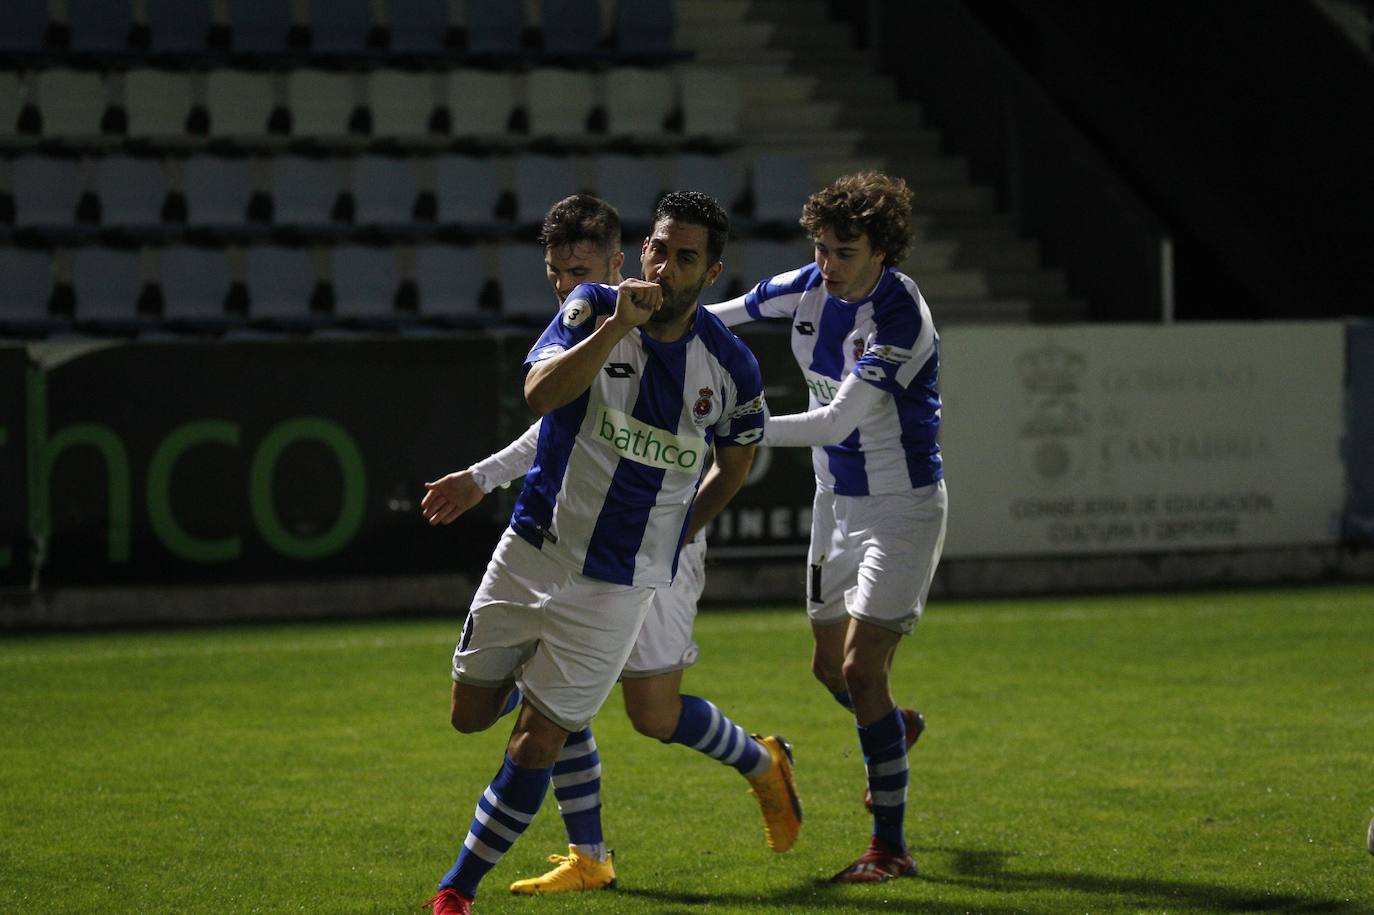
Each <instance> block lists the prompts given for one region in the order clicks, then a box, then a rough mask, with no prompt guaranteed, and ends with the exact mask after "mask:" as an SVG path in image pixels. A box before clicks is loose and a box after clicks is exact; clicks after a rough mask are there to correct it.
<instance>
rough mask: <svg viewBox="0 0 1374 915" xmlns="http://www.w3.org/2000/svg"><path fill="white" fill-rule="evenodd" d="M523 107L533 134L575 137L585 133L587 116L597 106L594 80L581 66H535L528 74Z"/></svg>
mask: <svg viewBox="0 0 1374 915" xmlns="http://www.w3.org/2000/svg"><path fill="white" fill-rule="evenodd" d="M527 86H528V90H527V93H526V98H527V105H526V110H527V111H528V112H529V117H530V121H529V131H530V136H532V137H558V138H576V137H583V136H586V135H587V132H588V130H587V119H588V116H589V115H590V114H591V112H592V109H593V108H594V107H596V103H597V98H596V83H595V81H594V77H593V76H592V74H590V73H588V72H586V71H582V70H563V69H557V68H552V67H537V68H535V69H533V70H531V71H530V73H529V75H528V77H527Z"/></svg>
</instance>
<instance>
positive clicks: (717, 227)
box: [654, 191, 730, 264]
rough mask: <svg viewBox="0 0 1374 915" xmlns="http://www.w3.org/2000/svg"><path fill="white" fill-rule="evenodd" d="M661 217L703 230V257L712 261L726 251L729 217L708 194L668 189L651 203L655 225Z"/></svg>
mask: <svg viewBox="0 0 1374 915" xmlns="http://www.w3.org/2000/svg"><path fill="white" fill-rule="evenodd" d="M664 219H672V220H675V221H677V222H685V223H690V224H691V225H695V226H702V227H704V228H705V229H706V258H707V260H709V261H710V262H711V263H712V264H714V263H716V262H717V261H719V260H720V256H721V254H723V253H724V252H725V242H726V240H727V239H728V238H729V237H730V217H729V216H728V215H726V213H725V210H724V209H722V208H721V205H720V204H719V203H717V202H716V199H715V198H714V197H712V196H711V195H710V194H703V193H702V192H701V191H669V192H668V193H667V194H664V195H663V196H662V197H661V198H659V201H658V203H657V204H655V206H654V225H655V226H657V225H658V224H659V222H661V221H662V220H664Z"/></svg>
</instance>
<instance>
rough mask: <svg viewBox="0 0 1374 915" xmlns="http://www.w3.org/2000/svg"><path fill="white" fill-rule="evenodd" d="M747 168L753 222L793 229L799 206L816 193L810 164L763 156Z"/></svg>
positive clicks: (778, 155) (774, 155) (780, 156)
mask: <svg viewBox="0 0 1374 915" xmlns="http://www.w3.org/2000/svg"><path fill="white" fill-rule="evenodd" d="M750 166H751V167H750V176H749V182H750V186H751V187H752V188H753V192H754V214H753V215H754V219H755V221H757V222H782V223H789V224H791V225H796V222H797V218H798V217H799V216H801V208H802V204H803V203H805V202H806V198H807V197H809V196H810V195H811V192H812V191H814V190H815V189H816V187H815V181H816V179H815V175H814V174H813V173H812V168H811V163H810V162H809V161H807V160H806V159H803V158H800V157H799V156H791V155H786V154H783V153H764V154H762V155H758V156H755V157H754V158H753V160H752V162H751V163H750Z"/></svg>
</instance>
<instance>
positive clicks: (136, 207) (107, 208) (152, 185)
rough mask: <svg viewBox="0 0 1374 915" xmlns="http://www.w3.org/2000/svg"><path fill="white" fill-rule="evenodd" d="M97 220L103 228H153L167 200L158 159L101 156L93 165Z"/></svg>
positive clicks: (158, 220) (161, 167)
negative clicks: (98, 213)
mask: <svg viewBox="0 0 1374 915" xmlns="http://www.w3.org/2000/svg"><path fill="white" fill-rule="evenodd" d="M95 187H96V193H97V194H98V195H99V197H100V221H101V222H102V223H103V224H104V225H107V226H132V227H139V226H155V225H158V224H160V223H161V222H162V207H163V204H164V203H165V202H166V200H167V173H166V171H165V170H164V169H163V165H162V160H160V159H135V158H131V157H129V156H105V157H104V158H102V159H98V160H97V161H96V164H95Z"/></svg>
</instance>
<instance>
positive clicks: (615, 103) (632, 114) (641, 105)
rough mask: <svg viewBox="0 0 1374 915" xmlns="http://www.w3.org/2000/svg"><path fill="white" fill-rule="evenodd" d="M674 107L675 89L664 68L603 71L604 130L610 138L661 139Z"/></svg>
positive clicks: (669, 75) (630, 68)
mask: <svg viewBox="0 0 1374 915" xmlns="http://www.w3.org/2000/svg"><path fill="white" fill-rule="evenodd" d="M676 107H677V90H676V87H675V86H674V85H673V75H672V72H671V70H669V69H668V68H666V67H661V68H658V69H647V68H644V67H613V68H611V70H610V71H609V72H608V73H607V74H606V116H607V126H606V132H607V133H608V134H609V135H611V136H613V137H628V138H631V139H637V140H647V141H649V142H655V141H658V142H662V141H663V139H664V137H665V135H666V134H667V129H666V128H665V127H664V124H665V123H666V122H667V120H668V116H669V114H671V113H672V111H673V110H674V109H675V108H676Z"/></svg>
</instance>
